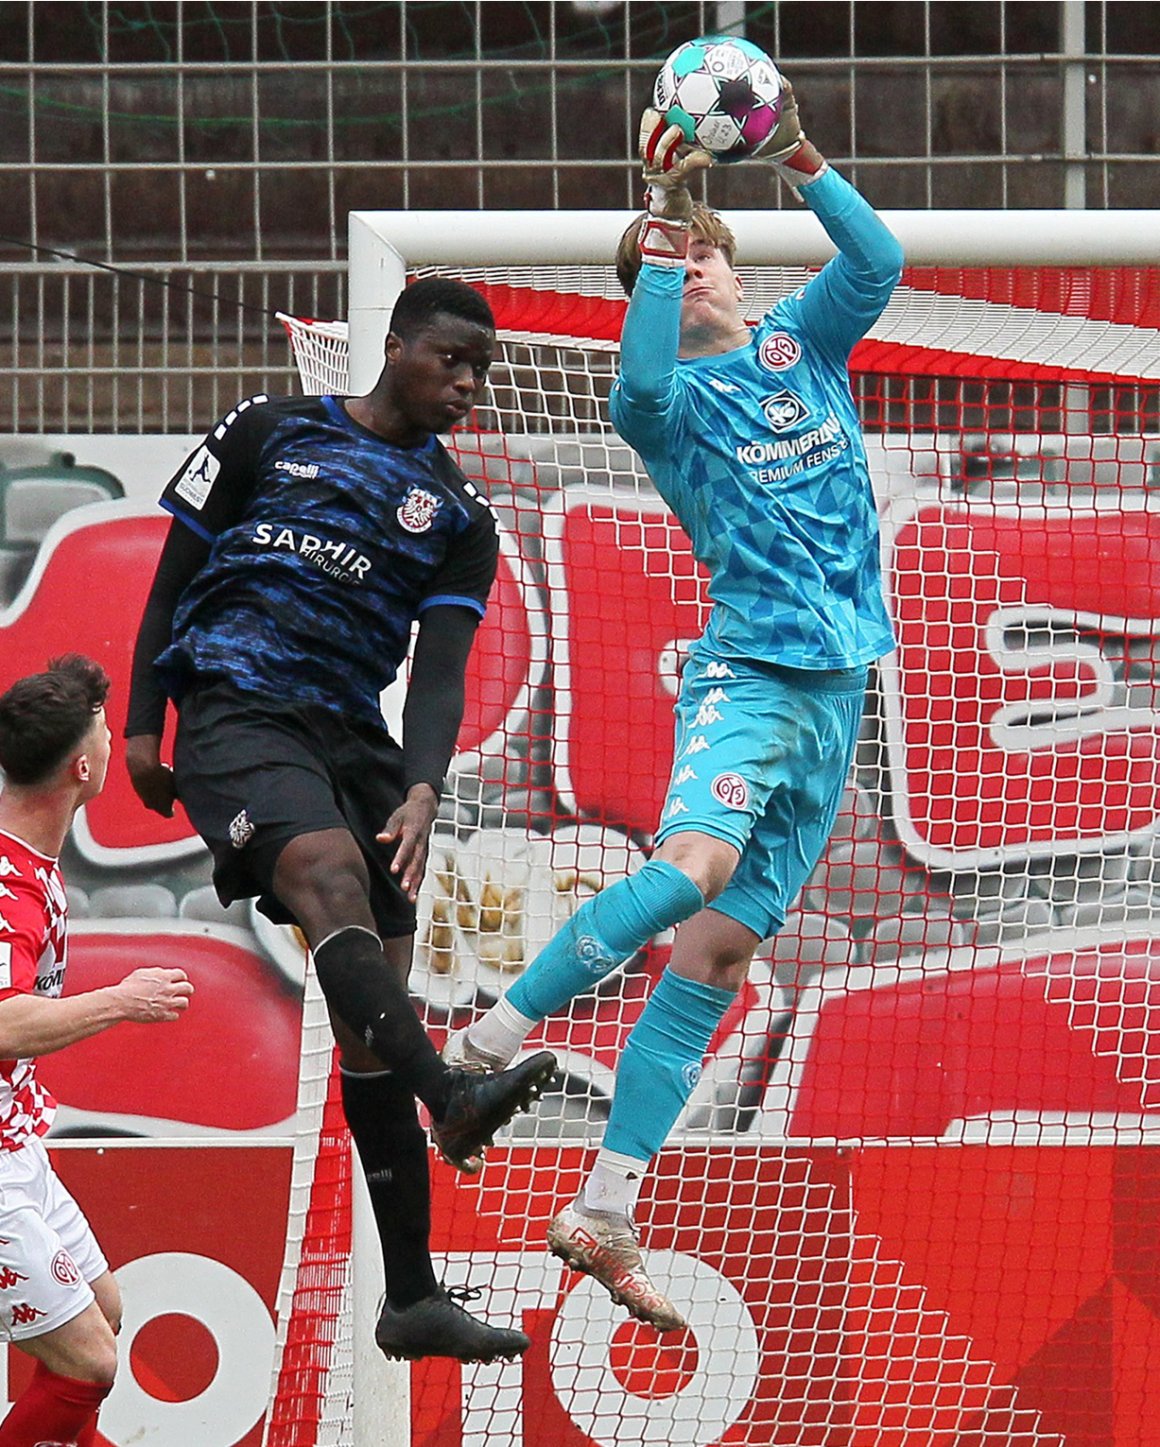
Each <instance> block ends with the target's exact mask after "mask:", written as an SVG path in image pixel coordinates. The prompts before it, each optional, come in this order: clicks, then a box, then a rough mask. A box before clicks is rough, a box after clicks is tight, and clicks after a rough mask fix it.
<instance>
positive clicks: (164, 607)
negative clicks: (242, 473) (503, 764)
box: [125, 521, 209, 819]
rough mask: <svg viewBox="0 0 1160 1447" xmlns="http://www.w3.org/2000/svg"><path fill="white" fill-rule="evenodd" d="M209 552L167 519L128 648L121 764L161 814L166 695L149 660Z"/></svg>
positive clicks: (167, 784) (167, 806)
mask: <svg viewBox="0 0 1160 1447" xmlns="http://www.w3.org/2000/svg"><path fill="white" fill-rule="evenodd" d="M208 557H209V544H208V543H207V542H205V541H204V540H203V539H202V538H199V537H198V535H197V534H196V533H195V532H193V530H192V529H191V528H187V527H186V526H185V525H184V523H180V522H177V521H174V522H172V523H170V525H169V532H168V533H167V534H166V538H165V546H164V547H163V548H162V550H161V557H160V558H159V559H158V562H157V572H156V573H155V574H154V576H153V585H152V587H151V588H150V590H149V597H148V599H147V601H146V603H145V612H144V614H143V615H142V618H141V627H140V629H139V630H138V633H137V644H136V647H135V649H134V652H133V679H132V685H131V688H130V694H129V722H128V724H127V726H126V729H125V732H126V735H127V738H128V741H127V743H126V745H125V767H126V768H127V769H128V771H129V779H130V782H131V783H132V785H133V789H134V791H135V792H136V794H137V797H138V798H139V799H140V800H141V802H142V803H143V804H144V805H145V807H146V808H147V809H152V810H153V812H154V813H155V814H161V815H162V816H163V817H164V818H166V819H168V818H170V817H172V814H173V802H174V799H175V798H176V794H175V792H174V788H173V770H172V769H171V768H170V767H169V765H168V764H164V763H162V761H161V736H162V733H163V731H164V726H165V705H166V698H165V694H164V692H163V691H162V688H161V685H160V683H159V682H158V681H157V680H156V678H155V677H154V676H153V660H154V659H155V658H157V656H158V655H159V654H160V653H161V652H163V650H164V649H165V648H167V647H168V645H169V640H170V637H171V635H172V632H173V610H174V609H175V608H176V607H177V602H178V599H179V598H180V597H181V595H182V593H183V592H184V591H185V589H186V587H187V586H188V584H189V583H190V582H191V581H192V579H193V577H194V576H195V574H196V573H197V572H198V570H199V569H200V568H201V567H202V566H203V565H204V563H205V561H206V559H207V558H208Z"/></svg>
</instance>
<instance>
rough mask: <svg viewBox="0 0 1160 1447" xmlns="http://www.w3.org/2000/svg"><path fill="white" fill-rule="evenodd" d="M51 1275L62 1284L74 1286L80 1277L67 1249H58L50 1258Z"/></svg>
mask: <svg viewBox="0 0 1160 1447" xmlns="http://www.w3.org/2000/svg"><path fill="white" fill-rule="evenodd" d="M52 1275H53V1279H54V1280H55V1281H59V1282H60V1284H61V1285H62V1286H76V1285H78V1283H79V1282H80V1279H81V1274H80V1272H79V1271H78V1270H77V1264H76V1262H75V1261H74V1260H73V1259H72V1257H71V1256H70V1255H69V1254H68V1252H67V1251H58V1252H57V1253H56V1255H55V1256H54V1257H53V1258H52Z"/></svg>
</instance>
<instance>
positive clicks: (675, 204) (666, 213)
mask: <svg viewBox="0 0 1160 1447" xmlns="http://www.w3.org/2000/svg"><path fill="white" fill-rule="evenodd" d="M637 148H638V150H639V152H640V159H641V164H642V166H643V171H642V179H643V181H644V204H645V212H646V214H645V218H644V221H643V222H642V224H641V228H640V254H641V260H642V261H647V262H652V263H654V265H657V266H684V264H685V255H686V253H687V252H688V249H689V227H690V225H691V223H692V220H693V197H692V194H691V193H690V191H689V182H690V181H691V180H692V179H693V177H694V176H695V175H696V174H697V173H698V171H703V170H705V169H706V168H707V167H708V166H711V165H712V164H713V157H712V156H711V155H710V154H709V152H708V151H703V150H700V149H690V148H689V147H688V146H687V145H686V144H685V137H684V133H683V131H682V130H681V128H680V126H676V125H669V124H668V122H667V121H666V120H665V118H664V116H663V115H662V114H661V113H660V111H658V110H655V109H654V108H653V107H652V106H649V107H648V108H647V109H646V110H645V112H644V114H643V115H642V116H641V118H640V132H639V136H638V145H637Z"/></svg>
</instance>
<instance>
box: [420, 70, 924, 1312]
mask: <svg viewBox="0 0 1160 1447" xmlns="http://www.w3.org/2000/svg"><path fill="white" fill-rule="evenodd" d="M683 140H684V138H683V136H682V135H681V132H680V131H679V129H678V128H677V127H675V126H673V127H667V126H666V124H665V122H664V120H663V119H662V117H661V116H660V115H659V114H658V113H657V112H656V111H653V110H649V111H646V113H645V116H644V119H643V122H642V126H641V133H640V143H641V155H642V159H643V160H644V163H645V182H646V186H647V188H648V192H647V194H648V211H647V213H646V214H645V216H644V217H642V218H640V220H639V221H637V222H634V223H633V225H632V226H631V227H630V228H629V230H628V231H627V232H626V233H625V236H624V239H623V240H622V242H621V246H620V250H619V253H618V257H617V270H618V273H619V275H620V278H621V281H622V283H623V284H624V286H625V289H626V291H628V292H629V294H630V297H631V301H630V303H629V308H628V315H627V317H626V319H625V324H624V333H623V336H622V339H621V357H620V376H619V377H618V379H617V381H616V383H615V385H614V387H613V391H612V396H611V400H610V412H611V416H612V421H613V423H614V425H615V426H616V428H617V431H618V432H619V433H620V434H621V436H622V437H624V439H625V440H626V441H627V442H629V443H630V444H631V445H632V446H633V447H634V448H635V449H636V450H637V452H639V454H640V456H641V458H642V459H643V461H644V463H645V465H646V466H647V468H648V471H649V475H650V477H651V478H652V479H653V482H654V483H655V484H656V487H657V489H658V491H659V492H660V494H661V496H662V497H663V498H664V499H665V500H666V502H668V503H669V505H670V506H671V507H672V509H673V510H674V512H675V513H676V514H677V516H678V517H679V518H680V520H681V523H682V525H683V527H684V528H685V531H686V532H687V533H688V535H689V538H690V540H691V542H692V544H693V550H694V552H695V554H696V556H697V558H698V559H699V561H700V562H701V563H702V564H703V566H704V567H705V568H706V570H707V571H708V573H709V595H710V597H711V598H712V600H713V609H712V612H711V614H710V616H709V621H708V624H707V626H706V628H705V631H704V633H703V635H702V636H701V637H700V638H699V639H698V640H697V641H696V642H695V643H694V644H693V646H692V648H691V649H690V652H689V661H688V664H687V666H686V667H685V670H684V675H683V679H682V685H681V696H680V698H679V700H678V703H677V708H676V712H677V744H676V751H675V759H674V763H673V773H672V778H671V780H670V783H669V789H668V794H667V797H666V800H665V804H664V807H663V809H662V813H661V820H660V825H659V827H658V829H657V833H656V844H657V847H656V850H655V852H654V854H653V855H652V857H651V858H650V860H649V861H648V863H647V864H645V865H644V867H643V868H642V869H640V870H639V871H638V872H637V873H636V874H635V875H633V876H632V877H631V878H629V879H627V880H624V881H622V882H621V883H619V884H617V885H614V886H613V887H612V888H610V889H608V890H605V891H604V892H603V893H602V894H600V895H598V896H596V897H595V898H594V899H592V900H589V901H588V902H587V903H586V904H585V905H584V906H582V908H581V909H579V910H578V911H577V913H576V914H575V916H574V917H573V918H572V920H571V921H570V922H569V924H568V925H567V926H566V927H565V929H563V930H561V931H560V933H559V934H557V935H556V937H555V938H554V939H553V940H552V941H551V942H550V943H549V944H548V946H547V947H546V948H545V949H544V950H543V951H542V952H541V954H540V955H538V956H537V958H536V959H535V960H534V961H533V962H532V964H531V965H530V966H529V968H528V969H527V970H526V971H525V972H524V974H523V975H521V977H520V978H519V979H518V980H517V981H516V982H515V984H514V985H513V986H512V988H511V989H510V990H509V991H508V992H507V993H506V994H505V996H504V997H503V999H501V1000H500V1001H498V1002H497V1004H496V1005H494V1006H493V1007H492V1009H491V1010H490V1011H489V1012H488V1013H487V1014H486V1015H485V1016H483V1018H482V1019H480V1020H478V1021H476V1022H475V1023H474V1024H472V1025H471V1026H470V1027H468V1029H466V1030H464V1031H460V1032H458V1033H457V1034H456V1035H453V1036H452V1037H451V1039H450V1040H449V1041H448V1044H447V1046H446V1047H445V1051H444V1055H445V1058H447V1059H450V1060H456V1061H460V1062H472V1063H477V1064H479V1065H485V1066H491V1067H492V1068H502V1066H504V1065H505V1064H506V1063H507V1062H508V1061H509V1060H510V1059H512V1058H513V1056H514V1055H515V1053H516V1050H517V1049H518V1047H519V1045H520V1043H521V1041H522V1040H523V1038H524V1036H525V1035H526V1034H527V1033H528V1032H529V1031H530V1030H531V1029H532V1028H533V1026H534V1025H535V1024H536V1023H537V1022H538V1021H540V1020H542V1019H543V1018H544V1017H545V1016H546V1015H548V1014H550V1013H551V1012H552V1011H554V1010H558V1009H559V1008H560V1007H561V1006H562V1005H564V1004H565V1003H566V1002H567V1001H568V1000H569V999H570V998H571V997H572V996H573V995H575V994H577V993H579V992H580V991H582V990H587V989H590V988H591V987H592V984H593V982H594V981H595V980H596V979H598V978H599V977H600V976H601V975H602V974H604V973H607V971H609V970H611V969H612V968H614V966H615V965H616V964H618V963H619V962H620V961H621V960H623V959H625V958H627V957H628V956H629V955H631V954H632V953H633V952H634V951H635V950H637V949H638V948H639V947H640V946H641V945H642V944H644V943H645V941H647V940H648V939H649V938H650V937H651V936H653V935H655V934H657V933H659V932H660V931H661V930H664V929H667V928H669V927H671V926H673V925H677V924H680V925H681V928H680V929H679V930H678V931H677V935H676V942H675V944H674V947H673V954H672V958H671V961H670V964H669V967H668V969H667V970H666V971H665V972H664V974H663V976H662V977H661V979H660V980H659V981H658V982H657V985H656V987H655V989H654V990H653V992H652V994H651V996H650V998H649V1001H648V1004H647V1006H646V1007H645V1010H644V1011H643V1013H642V1014H641V1017H640V1019H639V1020H638V1021H637V1023H636V1026H635V1027H634V1029H633V1031H632V1033H631V1035H630V1037H629V1039H628V1041H627V1043H626V1045H625V1050H624V1054H623V1056H622V1058H621V1062H620V1066H619V1069H618V1072H617V1081H616V1093H615V1098H614V1100H613V1103H612V1108H611V1113H610V1115H609V1121H608V1127H607V1130H606V1131H605V1136H604V1143H603V1148H602V1149H601V1151H600V1153H599V1155H598V1157H597V1161H596V1165H595V1167H594V1169H593V1172H592V1174H591V1176H590V1177H589V1179H588V1181H587V1182H586V1183H585V1186H584V1189H583V1190H582V1191H581V1193H580V1195H579V1196H578V1197H577V1199H576V1200H575V1201H574V1202H573V1203H572V1204H571V1205H569V1206H567V1207H565V1209H564V1210H563V1211H562V1212H561V1213H560V1214H559V1215H558V1216H557V1217H556V1218H555V1220H553V1222H552V1223H551V1225H550V1227H549V1230H548V1243H549V1245H550V1246H551V1248H552V1250H553V1251H554V1252H555V1253H556V1255H558V1256H561V1257H563V1259H564V1260H566V1261H568V1262H569V1263H570V1264H571V1265H572V1266H574V1267H576V1268H578V1269H579V1270H582V1271H587V1272H589V1273H591V1274H592V1275H593V1276H594V1277H596V1278H597V1279H598V1280H599V1281H601V1282H602V1283H603V1284H604V1285H605V1286H606V1287H607V1288H608V1290H609V1291H610V1292H611V1294H612V1295H613V1297H614V1298H615V1299H616V1300H617V1301H620V1302H623V1303H624V1304H625V1305H626V1306H627V1307H628V1309H629V1310H630V1311H631V1312H632V1313H633V1315H635V1316H638V1317H641V1318H643V1319H644V1320H647V1321H651V1322H652V1323H653V1324H654V1325H656V1326H657V1327H659V1328H660V1329H662V1330H675V1329H678V1328H680V1327H681V1326H683V1325H684V1320H683V1317H682V1315H681V1313H680V1311H679V1310H678V1309H677V1307H676V1306H675V1305H674V1304H673V1302H672V1301H671V1300H669V1298H668V1297H667V1296H666V1295H665V1293H664V1292H663V1291H661V1290H660V1289H658V1287H657V1286H656V1285H655V1283H653V1281H652V1280H651V1279H650V1277H649V1275H648V1273H647V1271H646V1269H645V1267H644V1264H643V1262H642V1258H641V1254H640V1250H639V1248H638V1246H637V1241H636V1233H635V1230H634V1227H633V1222H632V1212H633V1208H634V1206H635V1204H636V1199H637V1194H638V1192H639V1189H640V1184H641V1179H642V1177H643V1176H644V1174H645V1173H646V1171H647V1168H648V1164H649V1162H650V1160H651V1159H652V1157H653V1156H654V1155H655V1154H656V1152H657V1151H658V1150H659V1149H660V1147H661V1146H662V1145H663V1143H664V1140H665V1137H666V1136H667V1135H668V1133H669V1131H670V1130H671V1128H672V1126H673V1124H674V1122H675V1121H676V1120H677V1118H678V1116H679V1114H680V1112H681V1110H682V1108H683V1107H684V1105H685V1102H686V1101H687V1100H688V1097H689V1095H690V1093H691V1092H692V1090H693V1088H694V1087H695V1085H696V1083H697V1080H698V1078H699V1076H700V1073H701V1063H702V1059H703V1056H704V1054H705V1051H706V1050H707V1048H708V1046H709V1042H710V1039H711V1038H712V1035H713V1032H714V1030H715V1029H716V1027H717V1025H718V1024H719V1022H720V1020H721V1018H722V1016H723V1015H724V1013H725V1010H726V1009H727V1008H728V1006H729V1004H730V1002H731V1001H732V999H733V997H734V995H735V994H736V993H737V991H738V989H739V988H740V986H741V984H742V982H743V981H744V978H745V975H746V971H747V970H748V967H749V962H750V960H751V959H752V957H753V954H754V951H755V949H756V948H757V946H758V944H759V943H760V942H761V941H762V940H763V939H766V938H767V937H768V936H770V935H774V934H776V933H777V931H778V930H779V929H780V928H781V927H782V925H783V924H784V923H785V918H786V912H787V911H788V909H789V908H790V906H791V904H792V903H793V900H794V897H795V896H796V895H797V893H798V891H799V889H800V888H801V886H802V884H803V883H804V882H805V880H806V879H807V877H808V876H809V874H810V871H811V870H812V869H813V867H814V865H815V863H816V862H817V859H818V857H819V855H820V854H821V851H822V849H823V848H824V846H825V843H826V840H827V838H828V836H829V833H830V831H831V829H832V828H833V824H834V819H835V816H836V814H837V810H838V807H839V803H840V801H841V796H842V791H843V788H844V785H845V780H846V775H847V773H848V770H849V766H850V761H851V758H852V755H853V751H854V745H855V742H856V739H857V734H858V725H859V720H860V718H861V715H862V708H863V699H864V694H865V688H866V680H867V668H868V666H869V664H870V663H871V662H872V661H873V660H874V659H876V658H878V657H879V656H880V655H881V654H883V653H885V652H887V651H889V649H890V648H891V647H892V646H893V635H892V632H891V627H890V621H889V619H888V617H887V614H886V608H885V604H884V602H883V597H882V587H881V579H880V575H879V561H878V519H877V510H876V508H875V503H874V497H873V494H872V492H871V487H870V474H869V469H868V467H867V464H866V451H865V447H864V444H863V441H862V436H861V431H860V427H859V420H858V412H857V408H856V407H855V405H854V400H853V397H852V396H851V393H850V385H849V376H848V371H847V359H848V357H849V354H850V350H851V348H852V347H853V345H854V343H855V342H856V341H857V340H858V338H859V337H861V336H862V335H864V333H865V332H866V331H867V330H868V328H869V327H870V326H871V325H872V324H873V322H874V320H875V319H876V318H877V317H878V315H879V314H880V313H881V311H882V309H883V307H884V306H885V305H886V303H887V301H888V300H889V297H890V294H891V292H892V290H893V289H894V287H895V285H896V284H897V281H898V278H899V275H900V274H901V265H902V253H901V250H900V248H899V246H898V243H897V242H896V241H895V239H894V237H893V236H892V235H891V234H890V232H889V231H888V230H887V228H886V226H885V225H884V224H883V223H882V221H881V220H880V219H879V218H878V217H877V216H876V215H875V213H874V212H873V211H872V210H871V208H870V207H869V206H868V205H867V203H866V202H865V201H864V200H863V199H862V197H861V196H859V194H858V193H857V192H856V191H855V190H854V188H853V187H852V186H850V185H849V184H848V183H847V182H846V181H844V180H843V179H842V178H841V177H840V176H839V175H838V174H837V172H836V171H832V170H830V169H829V167H828V166H827V165H826V162H825V161H824V160H823V159H822V157H821V155H820V154H819V153H818V151H817V150H816V149H815V147H814V146H813V145H812V143H811V142H810V141H808V140H807V139H806V137H805V136H804V134H803V133H802V131H801V126H800V124H799V121H798V114H797V106H796V103H795V101H794V97H793V92H792V90H791V89H789V87H788V86H787V87H786V90H785V92H784V95H783V107H782V114H781V119H780V122H779V125H778V128H777V130H776V131H775V133H774V135H773V136H772V137H771V139H770V141H769V143H768V144H767V148H766V152H765V155H764V159H766V160H768V161H771V162H772V163H773V164H774V166H775V168H776V170H777V172H778V173H779V175H780V176H781V178H782V179H783V180H785V181H786V182H788V184H789V185H790V186H792V187H793V188H794V190H795V191H797V192H798V193H799V194H800V196H801V198H802V199H803V200H804V201H805V203H806V204H807V205H808V206H809V207H810V209H811V210H812V211H813V212H814V213H815V215H816V216H817V217H818V219H819V221H820V222H821V223H822V226H823V227H824V228H825V230H826V232H827V234H828V235H829V237H830V239H831V241H833V242H834V244H835V245H836V247H837V248H838V255H837V256H836V257H835V258H834V259H833V260H832V261H831V262H830V263H829V264H828V265H826V266H825V267H824V268H823V269H822V270H821V271H820V272H819V273H818V275H817V276H815V277H813V278H812V279H811V280H810V282H809V283H808V284H807V285H806V286H805V287H803V288H802V289H801V290H800V291H799V292H797V293H795V294H794V295H793V296H789V297H785V298H783V299H782V300H781V301H779V302H778V303H777V304H776V305H775V306H773V307H772V308H771V309H770V310H769V311H768V312H767V313H766V315H765V316H764V317H763V318H762V319H761V321H760V322H759V323H758V324H757V326H756V327H754V328H752V329H750V328H749V327H748V326H747V325H746V323H745V320H744V317H743V315H742V313H741V311H740V306H739V299H740V295H741V282H740V278H739V277H738V276H737V274H736V272H735V271H734V269H733V252H734V243H733V236H732V234H731V232H730V231H729V228H728V227H727V226H726V225H725V223H724V222H723V221H722V219H721V217H720V216H717V215H716V214H715V213H713V212H711V211H709V210H708V209H707V208H705V207H703V206H696V207H695V206H694V205H693V201H692V197H691V196H690V193H689V190H688V185H687V181H688V178H689V176H690V175H692V174H693V173H695V172H696V171H698V170H700V169H703V168H704V167H705V166H706V165H708V164H709V163H710V160H711V158H710V157H709V156H708V154H707V153H706V152H704V151H691V152H690V151H689V150H688V149H687V148H685V147H684V146H683ZM776 224H777V222H776V218H771V225H773V226H776ZM682 922H683V923H682Z"/></svg>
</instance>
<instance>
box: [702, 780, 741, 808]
mask: <svg viewBox="0 0 1160 1447" xmlns="http://www.w3.org/2000/svg"><path fill="white" fill-rule="evenodd" d="M709 791H710V793H711V794H712V795H713V797H714V799H716V800H717V802H718V803H719V804H724V805H725V807H726V809H744V808H745V806H746V804H748V803H749V785H748V784H747V783H746V782H745V780H744V779H743V778H742V777H741V775H740V774H718V775H717V777H716V778H715V779H714V780H713V782H712V783H711V784H710V785H709Z"/></svg>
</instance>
